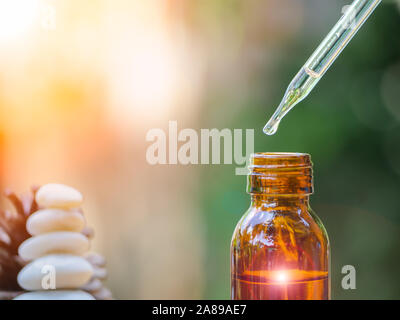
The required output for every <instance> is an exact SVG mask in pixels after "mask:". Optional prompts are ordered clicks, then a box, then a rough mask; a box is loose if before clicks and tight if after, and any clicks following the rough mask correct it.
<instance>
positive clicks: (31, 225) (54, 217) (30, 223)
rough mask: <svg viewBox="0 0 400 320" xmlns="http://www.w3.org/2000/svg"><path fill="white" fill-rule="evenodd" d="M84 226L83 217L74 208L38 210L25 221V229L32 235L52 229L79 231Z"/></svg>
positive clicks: (51, 230)
mask: <svg viewBox="0 0 400 320" xmlns="http://www.w3.org/2000/svg"><path fill="white" fill-rule="evenodd" d="M84 227H85V218H84V217H83V215H82V213H80V212H78V211H76V210H63V209H43V210H38V211H36V212H35V213H33V214H32V215H30V216H29V218H28V220H27V221H26V229H27V230H28V232H29V234H31V235H32V236H36V235H38V234H41V233H46V232H53V231H75V232H81V231H82V230H83V228H84Z"/></svg>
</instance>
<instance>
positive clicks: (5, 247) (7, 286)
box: [0, 187, 38, 300]
mask: <svg viewBox="0 0 400 320" xmlns="http://www.w3.org/2000/svg"><path fill="white" fill-rule="evenodd" d="M37 189H38V188H37V187H33V188H32V193H31V194H29V195H23V196H17V195H16V194H15V193H14V192H11V191H9V190H7V191H6V192H5V196H6V197H7V198H8V199H9V200H10V201H11V203H12V205H13V206H14V208H15V212H11V211H8V210H5V211H0V299H1V300H3V299H10V298H12V297H14V296H15V295H17V294H18V293H19V292H20V291H21V290H22V289H21V288H20V286H19V285H18V283H17V274H18V272H19V271H20V270H21V268H22V267H23V266H24V262H23V261H22V260H21V259H20V258H19V257H18V247H19V245H20V244H21V243H22V242H23V241H24V240H26V239H27V238H29V234H28V232H27V231H26V219H27V218H28V216H29V215H30V214H32V213H33V212H34V211H36V210H37V209H38V207H37V204H36V202H35V193H36V191H37Z"/></svg>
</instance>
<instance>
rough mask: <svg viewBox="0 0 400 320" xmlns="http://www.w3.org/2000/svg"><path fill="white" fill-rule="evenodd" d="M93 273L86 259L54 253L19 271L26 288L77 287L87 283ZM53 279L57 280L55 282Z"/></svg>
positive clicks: (21, 282) (23, 285)
mask: <svg viewBox="0 0 400 320" xmlns="http://www.w3.org/2000/svg"><path fill="white" fill-rule="evenodd" d="M92 275H93V267H92V266H91V264H90V263H89V262H88V261H86V259H84V258H82V257H78V256H74V255H70V254H52V255H48V256H44V257H41V258H38V259H36V260H34V261H32V262H31V263H29V264H28V265H26V266H25V267H23V268H22V270H21V271H20V272H19V274H18V277H17V281H18V284H19V285H20V286H21V287H22V288H23V289H25V290H42V289H48V287H46V286H51V285H52V284H54V285H55V288H56V289H76V288H79V287H81V286H83V285H85V284H86V283H87V282H88V281H89V280H90V278H91V276H92ZM53 280H55V281H54V282H53Z"/></svg>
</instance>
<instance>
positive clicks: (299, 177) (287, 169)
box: [247, 152, 313, 195]
mask: <svg viewBox="0 0 400 320" xmlns="http://www.w3.org/2000/svg"><path fill="white" fill-rule="evenodd" d="M249 169H250V173H249V176H248V184H247V192H248V193H250V194H255V193H258V194H281V195H282V194H287V195H296V194H299V195H305V194H312V193H313V178H312V162H311V156H310V155H309V154H306V153H290V152H261V153H254V154H252V155H251V157H250V165H249Z"/></svg>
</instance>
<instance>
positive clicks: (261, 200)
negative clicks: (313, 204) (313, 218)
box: [251, 194, 310, 209]
mask: <svg viewBox="0 0 400 320" xmlns="http://www.w3.org/2000/svg"><path fill="white" fill-rule="evenodd" d="M309 204H310V196H309V195H308V194H300V195H295V194H287V195H286V194H285V195H284V194H278V195H273V194H252V195H251V206H252V207H256V208H264V209H270V208H279V207H297V208H308V207H309Z"/></svg>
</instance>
